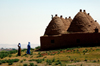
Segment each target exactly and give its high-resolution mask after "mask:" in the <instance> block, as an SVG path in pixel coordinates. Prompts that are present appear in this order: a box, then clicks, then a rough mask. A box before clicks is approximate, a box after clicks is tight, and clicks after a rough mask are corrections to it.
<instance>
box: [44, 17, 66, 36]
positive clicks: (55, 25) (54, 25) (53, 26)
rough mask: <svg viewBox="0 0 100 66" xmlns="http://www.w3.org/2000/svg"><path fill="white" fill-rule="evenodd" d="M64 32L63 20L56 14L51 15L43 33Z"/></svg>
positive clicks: (55, 33)
mask: <svg viewBox="0 0 100 66" xmlns="http://www.w3.org/2000/svg"><path fill="white" fill-rule="evenodd" d="M64 32H65V27H64V23H63V21H62V20H61V19H60V17H58V16H57V15H56V16H55V17H53V19H52V20H51V22H50V23H49V25H48V26H47V28H46V31H45V35H58V34H62V33H64Z"/></svg>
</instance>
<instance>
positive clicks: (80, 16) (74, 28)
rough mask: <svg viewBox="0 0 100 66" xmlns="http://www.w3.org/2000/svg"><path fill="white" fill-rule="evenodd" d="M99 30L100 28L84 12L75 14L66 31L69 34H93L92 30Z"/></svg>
mask: <svg viewBox="0 0 100 66" xmlns="http://www.w3.org/2000/svg"><path fill="white" fill-rule="evenodd" d="M95 28H97V29H100V26H99V24H98V23H97V22H95V21H94V19H93V18H92V17H91V16H90V15H89V13H88V14H87V13H86V11H85V10H84V12H82V11H81V10H80V12H78V13H77V15H76V16H75V17H74V19H73V21H72V23H71V25H70V27H69V29H68V31H69V32H94V29H95Z"/></svg>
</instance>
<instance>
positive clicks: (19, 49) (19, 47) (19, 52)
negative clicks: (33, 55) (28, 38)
mask: <svg viewBox="0 0 100 66" xmlns="http://www.w3.org/2000/svg"><path fill="white" fill-rule="evenodd" d="M18 56H21V44H20V43H18Z"/></svg>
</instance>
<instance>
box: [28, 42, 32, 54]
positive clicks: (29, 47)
mask: <svg viewBox="0 0 100 66" xmlns="http://www.w3.org/2000/svg"><path fill="white" fill-rule="evenodd" d="M30 49H31V46H30V42H28V45H27V54H30Z"/></svg>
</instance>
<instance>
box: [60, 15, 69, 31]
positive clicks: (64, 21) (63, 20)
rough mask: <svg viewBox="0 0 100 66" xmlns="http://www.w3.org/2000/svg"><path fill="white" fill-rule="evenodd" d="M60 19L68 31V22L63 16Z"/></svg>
mask: <svg viewBox="0 0 100 66" xmlns="http://www.w3.org/2000/svg"><path fill="white" fill-rule="evenodd" d="M60 19H61V20H62V22H63V23H64V28H65V30H67V29H68V28H67V22H66V20H65V19H64V18H63V17H62V15H61V16H60Z"/></svg>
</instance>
